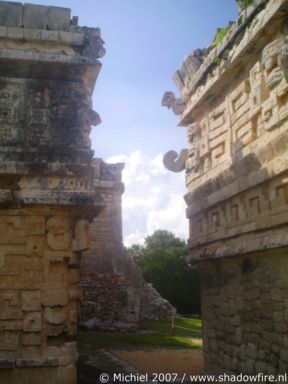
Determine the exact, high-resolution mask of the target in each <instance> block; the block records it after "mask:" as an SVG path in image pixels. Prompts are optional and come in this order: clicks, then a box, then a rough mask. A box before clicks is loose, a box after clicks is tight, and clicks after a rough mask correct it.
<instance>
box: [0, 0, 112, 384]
mask: <svg viewBox="0 0 288 384" xmlns="http://www.w3.org/2000/svg"><path fill="white" fill-rule="evenodd" d="M102 44H103V41H102V40H101V38H100V32H99V29H93V28H87V27H85V28H81V27H78V26H77V18H73V19H72V20H70V10H69V9H65V8H57V7H45V6H36V5H30V4H25V5H22V4H21V3H8V2H0V307H1V310H0V382H1V383H12V382H13V383H16V384H22V383H23V384H24V383H25V384H26V383H29V384H39V383H41V384H48V383H49V384H51V383H52V382H53V383H57V384H64V383H67V384H68V383H69V384H70V383H71V384H72V383H76V369H75V363H76V360H77V346H76V333H77V314H78V305H79V301H80V299H81V292H80V291H79V288H78V283H79V259H80V256H81V252H82V251H84V250H86V249H88V248H89V236H88V227H89V221H92V219H93V217H95V216H97V214H99V212H100V211H101V209H103V207H104V205H105V204H104V202H103V200H102V199H101V197H100V196H99V194H98V195H97V193H95V188H94V186H93V164H92V157H93V151H91V148H90V140H89V133H90V129H91V125H95V124H97V123H99V121H100V119H99V116H98V114H97V113H96V112H95V111H93V109H92V102H91V95H92V92H93V88H94V84H95V81H96V79H97V75H98V73H99V70H100V66H101V64H100V62H99V61H98V59H97V58H99V57H101V56H103V54H104V52H105V51H104V49H103V46H102Z"/></svg>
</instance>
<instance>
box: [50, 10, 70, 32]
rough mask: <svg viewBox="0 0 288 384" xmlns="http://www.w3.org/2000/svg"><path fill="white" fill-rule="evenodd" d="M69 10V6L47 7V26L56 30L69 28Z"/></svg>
mask: <svg viewBox="0 0 288 384" xmlns="http://www.w3.org/2000/svg"><path fill="white" fill-rule="evenodd" d="M70 18H71V10H70V9H69V8H60V7H49V10H48V27H49V29H52V30H57V31H69V30H70Z"/></svg>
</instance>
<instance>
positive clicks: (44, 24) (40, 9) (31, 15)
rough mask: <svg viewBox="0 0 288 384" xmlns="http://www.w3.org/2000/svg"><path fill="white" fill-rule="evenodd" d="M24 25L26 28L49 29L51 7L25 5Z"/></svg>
mask: <svg viewBox="0 0 288 384" xmlns="http://www.w3.org/2000/svg"><path fill="white" fill-rule="evenodd" d="M23 25H24V28H31V29H48V27H49V7H46V6H44V5H34V4H24V11H23Z"/></svg>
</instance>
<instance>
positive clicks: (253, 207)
mask: <svg viewBox="0 0 288 384" xmlns="http://www.w3.org/2000/svg"><path fill="white" fill-rule="evenodd" d="M238 3H243V2H238ZM287 21H288V2H287V0H270V1H262V0H254V1H253V2H252V4H251V5H250V6H248V7H246V6H244V3H243V4H242V8H241V10H239V16H238V19H237V21H236V22H235V23H229V24H228V26H227V34H226V36H225V37H224V39H223V40H222V41H218V45H217V46H215V47H213V46H211V47H208V48H207V49H204V50H196V51H194V52H193V53H192V54H191V55H189V56H188V57H187V58H186V59H185V61H184V63H183V64H182V66H181V67H180V69H179V70H178V71H177V72H176V74H175V76H174V80H175V83H176V85H177V86H178V88H179V91H180V93H181V99H176V100H172V101H171V97H170V99H169V100H168V101H167V93H166V94H165V95H164V96H165V97H166V99H165V97H164V98H163V103H164V105H166V106H168V107H169V106H174V107H175V105H176V104H177V106H179V105H180V106H181V116H180V120H179V125H182V126H185V127H187V138H188V144H189V147H188V148H187V149H185V150H183V151H182V152H181V154H180V156H179V157H178V158H177V154H175V153H174V152H170V153H168V154H166V156H165V158H164V163H165V164H166V166H167V167H168V168H169V169H171V170H173V171H180V170H181V169H185V170H186V184H187V188H188V192H187V194H186V196H185V200H186V202H187V217H188V218H189V225H190V237H189V248H190V256H189V258H188V261H189V262H197V263H201V264H200V268H201V274H202V286H203V291H202V307H203V310H202V312H203V316H204V323H203V333H204V354H205V361H206V369H207V371H214V372H225V371H227V370H229V371H233V372H244V373H246V372H250V373H255V372H263V373H269V372H272V373H279V372H284V371H285V370H287V365H285V364H286V362H287V360H286V355H287V344H286V343H284V342H283V340H284V339H285V338H283V337H284V334H285V331H286V330H287V318H286V315H287V314H286V311H287V303H286V295H287V284H285V278H284V274H285V271H286V269H287V268H286V264H287V259H286V256H287V255H286V252H285V248H286V247H287V241H288V238H287V231H288V215H287V210H288V198H287V196H288V194H287V191H288V190H287V175H288V162H287V154H288V76H287V73H288V72H287V68H288V29H287V25H288V24H287ZM168 96H169V95H168ZM172 99H173V98H172ZM174 109H175V108H174ZM228 258H229V260H226V259H228ZM230 258H231V260H230ZM260 276H262V278H261V281H259V278H260ZM262 339H263V341H261V340H262Z"/></svg>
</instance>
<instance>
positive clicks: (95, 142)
mask: <svg viewBox="0 0 288 384" xmlns="http://www.w3.org/2000/svg"><path fill="white" fill-rule="evenodd" d="M29 2H30V3H33V4H45V5H55V6H62V7H68V8H71V9H72V16H79V25H81V26H84V25H87V26H89V27H100V29H101V34H102V38H103V40H104V41H105V48H106V51H107V53H106V55H105V56H104V57H103V58H102V59H101V62H102V64H103V66H102V69H101V72H100V75H99V78H98V81H97V83H96V87H95V91H94V95H93V104H94V109H95V110H96V111H97V112H98V113H99V114H100V116H101V119H102V123H101V124H100V125H98V126H97V127H94V128H93V129H92V133H91V139H92V146H93V149H94V150H95V156H96V157H102V158H103V159H104V160H108V161H125V162H126V169H125V171H124V174H123V178H124V182H125V183H126V192H125V194H124V196H123V226H124V239H125V242H126V244H131V243H132V242H139V241H143V237H144V236H146V235H147V234H149V233H151V232H152V231H153V230H155V229H157V228H158V227H161V228H163V229H169V230H172V231H173V232H175V233H176V234H177V235H179V236H181V237H183V238H186V237H187V236H188V232H187V228H188V224H187V221H186V220H185V204H184V202H183V198H182V196H183V194H184V193H185V180H184V175H183V174H180V175H179V174H177V175H175V174H171V173H169V172H166V171H165V170H164V169H163V167H162V162H161V157H162V155H163V154H164V153H165V152H167V151H168V150H170V149H174V150H178V151H179V150H180V149H181V148H184V147H186V145H187V144H186V132H185V128H182V127H177V126H176V125H177V117H176V116H175V115H173V113H172V112H171V110H168V109H166V108H163V107H161V99H162V96H163V94H164V92H165V91H167V90H172V91H174V92H176V94H177V90H176V88H175V86H174V84H173V81H172V76H173V74H174V73H175V71H176V70H177V69H178V68H179V66H180V65H181V63H182V61H183V60H184V58H185V56H187V55H188V54H189V53H191V52H192V51H193V50H195V49H197V48H204V47H207V46H208V45H210V43H211V41H212V40H213V38H214V36H215V32H216V29H217V28H218V27H224V26H226V25H227V23H228V21H229V20H235V19H236V18H237V12H238V9H237V5H236V1H235V0H201V1H198V0H82V1H80V0H70V1H68V0H53V1H52V0H51V1H49V0H43V1H42V0H37V1H34V0H29ZM177 95H178V94H177ZM157 167H158V168H157ZM139 175H141V176H140V177H139ZM135 197H137V199H136V198H135ZM177 199H178V200H177ZM139 212H141V215H140V214H139Z"/></svg>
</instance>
